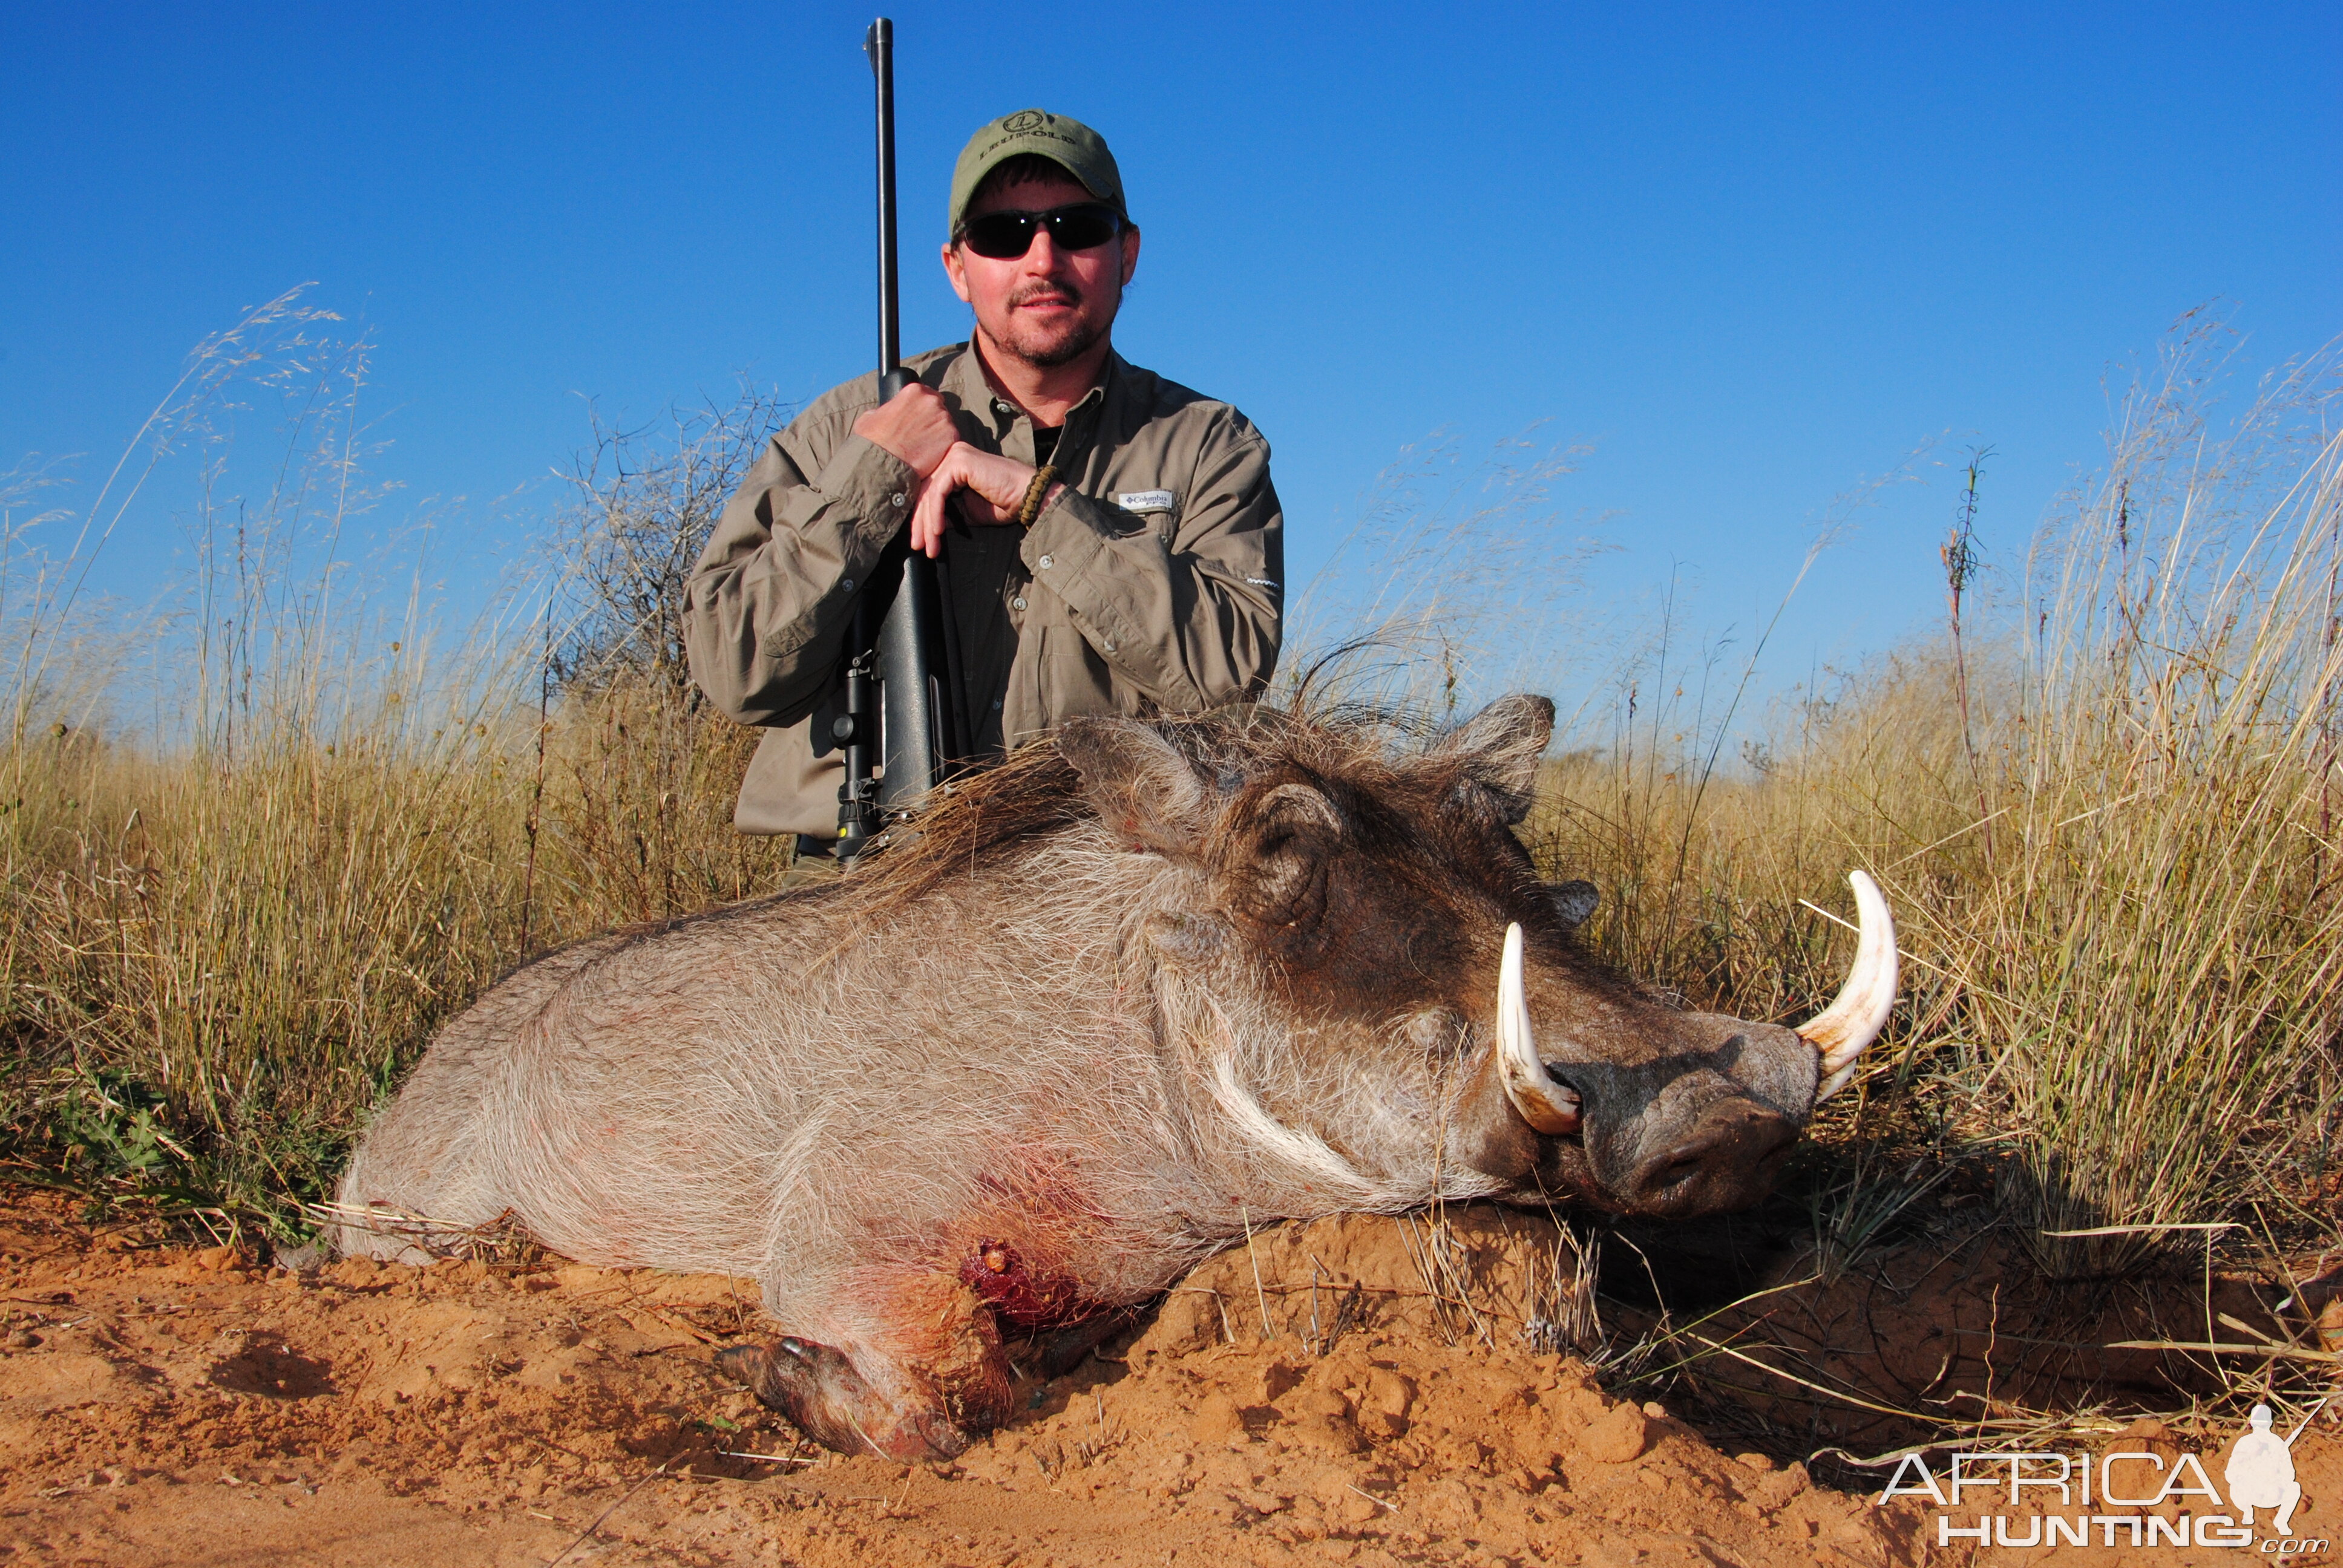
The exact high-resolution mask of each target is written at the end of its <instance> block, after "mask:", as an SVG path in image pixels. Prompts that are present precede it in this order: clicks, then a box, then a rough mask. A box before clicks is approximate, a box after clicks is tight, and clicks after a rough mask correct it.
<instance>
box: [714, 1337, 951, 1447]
mask: <svg viewBox="0 0 2343 1568" xmlns="http://www.w3.org/2000/svg"><path fill="white" fill-rule="evenodd" d="M716 1370H717V1371H719V1372H723V1373H724V1374H725V1375H726V1376H728V1377H733V1378H738V1379H739V1381H740V1382H743V1383H745V1384H747V1385H748V1388H749V1392H751V1393H753V1394H755V1395H756V1396H757V1398H758V1400H759V1402H761V1403H762V1404H764V1405H765V1406H767V1407H768V1408H769V1409H772V1410H777V1411H779V1412H780V1413H781V1414H783V1415H785V1416H787V1417H789V1420H790V1421H791V1422H794V1423H795V1424H796V1426H797V1428H798V1430H799V1431H800V1432H804V1433H805V1434H806V1435H807V1436H808V1437H809V1438H811V1439H813V1440H814V1441H815V1442H819V1443H820V1444H821V1445H822V1446H823V1447H824V1448H830V1449H835V1450H837V1451H838V1452H840V1453H877V1454H883V1455H885V1456H886V1457H887V1458H890V1459H950V1457H952V1456H953V1455H954V1454H957V1453H959V1452H960V1451H961V1450H963V1449H965V1448H966V1447H967V1446H968V1439H967V1437H966V1436H965V1435H964V1434H962V1433H961V1432H959V1431H958V1430H957V1429H956V1428H955V1427H954V1426H953V1425H952V1423H951V1422H949V1421H947V1420H946V1419H944V1416H943V1412H941V1411H940V1410H924V1411H923V1410H919V1409H915V1408H907V1402H899V1401H895V1400H890V1399H888V1398H887V1397H885V1396H884V1395H882V1394H881V1393H880V1392H879V1391H878V1390H877V1389H874V1388H872V1387H871V1386H870V1382H868V1381H866V1380H865V1379H864V1378H863V1376H862V1374H861V1373H860V1372H857V1371H856V1370H855V1368H854V1362H852V1361H850V1360H849V1359H848V1358H847V1355H846V1353H845V1352H843V1351H840V1350H839V1349H837V1348H836V1347H834V1346H831V1345H825V1344H820V1343H818V1342H815V1341H812V1340H802V1339H799V1338H798V1337H797V1336H796V1335H794V1334H792V1335H789V1336H788V1337H786V1338H783V1339H779V1340H776V1341H774V1342H771V1343H769V1344H755V1343H751V1344H744V1345H733V1346H731V1347H729V1349H726V1350H723V1351H719V1352H717V1356H716Z"/></svg>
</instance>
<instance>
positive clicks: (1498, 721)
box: [1438, 696, 1554, 822]
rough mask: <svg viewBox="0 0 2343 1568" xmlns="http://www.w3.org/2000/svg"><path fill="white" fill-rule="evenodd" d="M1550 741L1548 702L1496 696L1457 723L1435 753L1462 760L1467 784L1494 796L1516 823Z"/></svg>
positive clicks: (1526, 807)
mask: <svg viewBox="0 0 2343 1568" xmlns="http://www.w3.org/2000/svg"><path fill="white" fill-rule="evenodd" d="M1553 739H1554V702H1553V700H1552V699H1549V698H1544V697H1530V696H1514V697H1501V698H1499V699H1497V700H1496V701H1494V702H1493V703H1491V704H1489V706H1488V707H1486V708H1484V709H1481V711H1480V712H1478V713H1476V714H1474V715H1473V717H1472V718H1470V719H1466V720H1465V721H1464V722H1463V724H1461V725H1459V726H1458V727H1457V728H1456V729H1454V730H1453V732H1451V733H1450V734H1449V736H1448V737H1447V738H1446V739H1443V741H1442V742H1441V743H1440V745H1439V747H1438V751H1439V752H1440V753H1441V754H1442V755H1445V756H1452V757H1462V758H1463V759H1466V763H1467V766H1468V767H1469V768H1470V769H1471V771H1472V775H1473V782H1475V783H1477V784H1479V785H1481V786H1482V787H1483V789H1487V790H1488V791H1489V793H1491V794H1492V795H1494V796H1495V797H1496V798H1497V803H1498V807H1499V809H1501V810H1502V811H1503V813H1504V818H1505V820H1506V821H1508V822H1518V821H1520V820H1521V819H1523V817H1526V816H1528V815H1529V810H1530V799H1531V797H1532V796H1533V795H1534V794H1535V792H1536V790H1537V770H1538V763H1539V762H1540V761H1542V760H1543V759H1544V757H1545V749H1546V745H1547V743H1548V742H1550V741H1551V740H1553Z"/></svg>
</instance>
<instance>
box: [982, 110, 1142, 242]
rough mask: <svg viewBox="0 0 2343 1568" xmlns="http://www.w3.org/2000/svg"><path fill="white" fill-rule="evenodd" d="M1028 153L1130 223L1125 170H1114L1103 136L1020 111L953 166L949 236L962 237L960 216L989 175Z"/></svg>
mask: <svg viewBox="0 0 2343 1568" xmlns="http://www.w3.org/2000/svg"><path fill="white" fill-rule="evenodd" d="M1023 153H1037V154H1039V155H1040V156H1042V157H1045V158H1047V159H1049V160H1050V161H1051V163H1053V164H1056V165H1057V166H1060V167H1061V168H1062V169H1064V170H1065V171H1066V172H1067V173H1068V174H1070V175H1071V176H1074V178H1075V179H1076V180H1077V181H1079V182H1080V183H1081V187H1082V188H1083V189H1084V190H1086V191H1088V192H1090V193H1091V195H1092V196H1096V197H1098V199H1099V200H1101V201H1102V202H1105V203H1107V204H1108V205H1110V206H1112V207H1113V208H1114V210H1115V211H1117V212H1119V213H1121V214H1122V216H1123V217H1124V218H1125V219H1126V220H1128V219H1129V218H1130V216H1131V214H1130V212H1129V210H1128V209H1126V208H1125V207H1124V206H1123V205H1122V171H1121V169H1118V168H1116V167H1115V166H1114V155H1113V154H1112V153H1111V152H1109V151H1107V150H1106V138H1105V137H1104V136H1100V135H1099V134H1098V133H1097V132H1096V131H1094V130H1092V129H1091V128H1090V127H1089V126H1086V125H1084V124H1082V123H1081V121H1080V120H1070V119H1068V118H1067V117H1066V116H1063V115H1052V114H1051V113H1049V112H1047V111H1046V110H1042V109H1020V110H1018V111H1017V112H1016V113H1015V114H1013V115H1003V116H1001V118H999V119H997V120H995V121H993V122H992V123H991V124H990V125H989V126H985V127H984V128H983V129H982V130H980V131H979V132H977V133H976V135H974V136H970V137H969V139H968V146H964V147H962V148H961V149H960V162H959V163H957V164H955V165H953V166H952V184H951V219H950V223H949V225H947V226H946V228H945V231H944V232H946V233H947V234H957V233H959V232H960V217H961V215H962V214H964V213H966V212H967V211H968V204H969V203H970V201H972V200H974V199H975V197H976V187H977V186H980V185H982V184H983V183H984V176H987V175H989V174H990V173H991V172H992V171H993V170H994V169H997V168H999V167H1000V166H1001V165H1002V164H1004V163H1007V162H1008V161H1009V160H1010V159H1011V158H1013V157H1016V156H1019V155H1021V154H1023Z"/></svg>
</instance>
